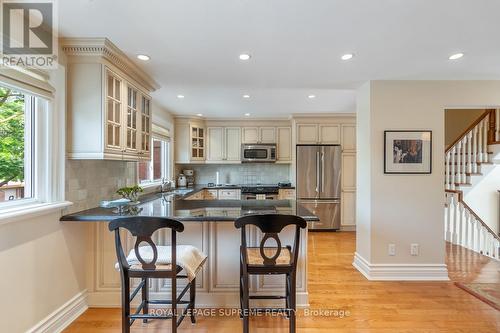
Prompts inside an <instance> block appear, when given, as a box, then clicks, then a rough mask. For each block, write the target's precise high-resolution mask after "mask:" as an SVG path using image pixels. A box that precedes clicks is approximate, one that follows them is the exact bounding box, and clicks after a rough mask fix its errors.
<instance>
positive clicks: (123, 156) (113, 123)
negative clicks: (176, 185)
mask: <svg viewBox="0 0 500 333" xmlns="http://www.w3.org/2000/svg"><path fill="white" fill-rule="evenodd" d="M68 72H69V75H68V76H69V79H68V90H69V92H68V95H69V96H70V98H69V103H68V157H69V158H73V159H115V160H116V159H118V160H131V161H134V160H140V159H145V158H150V156H151V151H150V148H151V147H150V144H149V142H148V140H149V138H150V133H151V126H152V124H151V122H150V120H149V119H150V117H151V113H150V107H149V105H150V97H149V96H148V95H147V94H146V93H145V92H144V91H143V90H141V89H139V88H136V87H135V86H134V85H132V84H131V83H130V82H127V81H126V79H125V78H124V77H123V76H121V75H119V74H117V73H115V72H113V71H112V70H110V69H109V68H108V67H106V66H104V65H95V64H92V65H89V64H70V66H69V69H68ZM92 83H93V84H92ZM101 96H104V97H103V98H104V100H101ZM142 101H145V104H144V103H142ZM146 106H147V108H146ZM146 114H147V115H148V116H147V117H142V115H146Z"/></svg>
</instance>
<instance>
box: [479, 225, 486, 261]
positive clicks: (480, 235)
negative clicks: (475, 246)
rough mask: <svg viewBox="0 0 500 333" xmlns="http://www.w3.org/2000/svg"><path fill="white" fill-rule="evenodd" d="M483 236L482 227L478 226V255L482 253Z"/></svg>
mask: <svg viewBox="0 0 500 333" xmlns="http://www.w3.org/2000/svg"><path fill="white" fill-rule="evenodd" d="M478 222H479V221H478ZM484 236H485V235H484V227H483V225H482V224H479V253H484Z"/></svg>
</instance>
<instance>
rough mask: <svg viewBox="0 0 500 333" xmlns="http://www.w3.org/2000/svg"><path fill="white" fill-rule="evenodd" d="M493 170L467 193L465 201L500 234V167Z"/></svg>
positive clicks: (497, 166)
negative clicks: (499, 227)
mask: <svg viewBox="0 0 500 333" xmlns="http://www.w3.org/2000/svg"><path fill="white" fill-rule="evenodd" d="M492 168H493V170H492V171H491V172H490V173H488V174H487V175H486V176H484V177H483V178H482V179H481V182H479V183H477V184H475V185H474V187H473V188H472V189H471V190H470V191H469V192H467V194H466V195H465V197H464V201H465V202H466V203H467V205H469V207H470V208H472V210H474V212H475V213H476V214H477V215H479V217H480V218H481V219H482V220H483V221H484V223H486V224H487V225H488V226H489V227H490V228H491V230H493V232H495V233H496V234H498V232H499V230H498V218H499V217H498V214H499V212H498V208H499V207H498V206H499V205H498V201H499V200H498V197H499V195H500V193H498V190H500V166H499V165H495V166H494V167H493V166H492Z"/></svg>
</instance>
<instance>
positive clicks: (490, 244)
mask: <svg viewBox="0 0 500 333" xmlns="http://www.w3.org/2000/svg"><path fill="white" fill-rule="evenodd" d="M488 256H490V257H493V235H492V234H491V233H488Z"/></svg>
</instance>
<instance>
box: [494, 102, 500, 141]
mask: <svg viewBox="0 0 500 333" xmlns="http://www.w3.org/2000/svg"><path fill="white" fill-rule="evenodd" d="M495 122H496V125H495V141H500V109H496V110H495Z"/></svg>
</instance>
